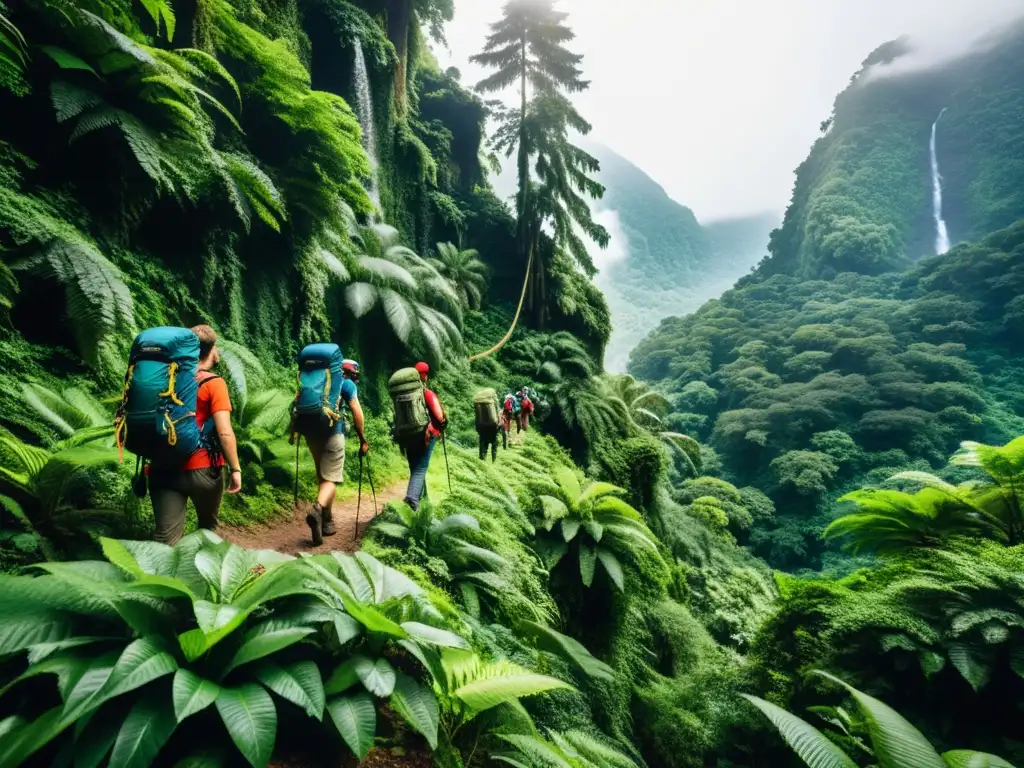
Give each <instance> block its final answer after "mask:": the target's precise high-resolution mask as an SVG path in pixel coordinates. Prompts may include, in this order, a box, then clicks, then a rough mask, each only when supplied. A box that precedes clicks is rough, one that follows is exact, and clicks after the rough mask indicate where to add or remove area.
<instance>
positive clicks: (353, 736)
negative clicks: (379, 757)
mask: <svg viewBox="0 0 1024 768" xmlns="http://www.w3.org/2000/svg"><path fill="white" fill-rule="evenodd" d="M327 711H328V712H330V714H331V720H333V721H334V725H335V726H336V727H337V729H338V733H340V734H341V738H342V739H344V740H345V743H346V744H348V747H349V749H351V750H352V752H354V753H355V755H356V757H358V758H359V759H360V760H362V759H363V758H365V757H366V756H367V755H368V754H369V752H370V750H371V749H372V748H373V737H374V734H375V733H376V732H377V710H376V709H374V706H373V699H371V698H370V696H369V694H367V693H365V692H364V691H359V692H358V693H351V694H348V695H345V696H338V697H337V698H334V699H331V700H330V701H328V702H327Z"/></svg>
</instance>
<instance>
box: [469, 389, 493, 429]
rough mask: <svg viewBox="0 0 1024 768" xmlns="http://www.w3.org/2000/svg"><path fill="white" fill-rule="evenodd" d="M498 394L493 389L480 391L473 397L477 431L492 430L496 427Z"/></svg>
mask: <svg viewBox="0 0 1024 768" xmlns="http://www.w3.org/2000/svg"><path fill="white" fill-rule="evenodd" d="M497 403H498V393H497V392H495V391H494V390H493V389H481V390H480V391H479V392H477V393H476V395H475V396H474V397H473V410H474V411H475V412H476V428H477V429H484V428H487V429H494V428H496V427H497V426H498V405H497Z"/></svg>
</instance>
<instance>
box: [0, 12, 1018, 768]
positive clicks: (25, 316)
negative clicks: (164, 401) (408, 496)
mask: <svg viewBox="0 0 1024 768" xmlns="http://www.w3.org/2000/svg"><path fill="white" fill-rule="evenodd" d="M464 1H465V0H459V2H453V0H139V1H138V2H129V0H2V2H0V115H3V118H2V119H0V570H2V572H3V573H2V574H0V617H2V620H0V768H6V767H7V766H12V767H13V766H18V765H26V766H36V765H38V766H60V765H74V766H76V768H79V767H80V766H85V767H86V768H94V767H95V766H101V765H107V766H110V767H111V768H123V767H124V766H133V767H134V766H139V767H140V768H141V767H142V766H181V767H182V768H184V767H185V766H204V767H205V766H236V765H237V766H245V765H251V766H254V768H262V766H267V765H278V766H291V765H296V766H298V765H301V766H320V765H323V766H341V765H356V764H357V763H358V764H361V765H367V766H385V765H389V766H396V765H400V766H420V765H438V766H442V768H475V767H477V766H487V765H495V764H507V765H513V766H528V767H530V768H533V767H536V768H549V767H551V766H555V767H556V768H564V767H565V766H570V767H571V768H595V767H597V768H606V767H607V768H642V767H643V766H650V767H651V768H702V767H705V766H706V767H709V768H710V767H714V768H740V767H755V768H756V767H757V766H772V767H773V768H777V767H780V766H783V767H784V766H798V765H802V764H805V765H809V766H811V767H812V768H834V767H841V768H848V767H849V766H878V768H942V767H943V766H951V767H953V768H956V767H958V766H969V767H972V768H981V767H982V766H989V767H990V768H1000V767H1004V768H1005V766H1010V767H1011V768H1012V766H1013V765H1014V764H1016V765H1024V740H1022V738H1021V729H1020V711H1019V710H1020V705H1021V703H1022V702H1024V512H1022V503H1024V438H1022V437H1020V436H1021V435H1024V389H1022V388H1021V387H1020V386H1019V385H1018V381H1019V379H1020V378H1021V374H1022V373H1024V370H1022V369H1021V364H1020V362H1019V358H1020V353H1021V351H1022V350H1021V343H1022V342H1021V332H1020V329H1021V327H1022V322H1024V298H1022V294H1024V197H1022V195H1024V191H1022V190H1024V160H1022V158H1024V112H1022V107H1024V64H1022V62H1024V55H1022V54H1024V27H1021V26H1012V25H1011V26H1009V27H1007V28H1006V29H1004V30H1003V31H1002V32H1001V34H1000V36H998V37H997V38H995V39H993V40H992V41H990V44H989V45H987V46H986V47H984V48H981V49H977V50H973V51H972V52H970V53H968V54H965V55H964V56H961V57H959V58H956V59H953V60H947V61H945V62H944V63H942V64H940V65H937V66H934V67H930V68H927V69H918V70H914V71H908V72H904V73H902V74H900V73H899V72H897V71H894V73H889V74H886V73H884V72H881V71H880V69H879V67H880V65H885V64H891V63H893V62H898V61H899V60H900V58H901V57H902V56H906V55H909V53H910V52H911V51H912V44H911V43H909V42H908V41H906V40H897V41H892V42H889V43H885V44H884V45H882V46H881V47H879V48H878V49H877V50H876V51H874V52H873V53H871V54H870V56H869V57H868V58H867V59H866V60H865V61H864V64H863V67H862V68H861V69H860V70H859V71H858V72H856V73H854V74H853V76H852V78H851V81H850V84H849V86H848V87H847V88H846V89H845V90H844V91H843V92H842V93H840V94H839V95H838V96H837V98H836V101H835V106H834V111H833V114H832V115H831V117H829V119H827V120H826V121H824V122H823V123H822V125H821V131H822V133H821V136H820V138H819V139H818V140H817V141H816V142H815V143H814V145H813V146H812V147H811V148H810V152H809V155H808V157H807V159H806V160H805V161H804V162H803V163H802V164H801V165H800V167H799V168H798V169H797V170H796V183H795V187H794V190H793V195H792V200H791V202H790V204H789V207H788V209H787V211H786V214H785V217H784V219H783V220H782V221H781V224H780V222H779V221H778V220H777V219H775V218H773V217H772V216H770V215H767V214H757V215H751V216H748V217H738V218H735V219H730V220H724V221H709V222H698V220H697V218H696V217H695V216H694V214H693V212H692V211H691V210H690V209H689V208H687V207H686V206H685V205H683V204H681V203H679V202H676V201H674V200H672V199H671V198H670V197H669V196H668V194H667V193H666V192H665V191H664V189H663V188H662V187H661V186H659V184H658V183H657V182H656V181H654V180H653V179H652V178H651V177H650V176H648V175H647V174H645V173H644V172H643V171H641V170H640V169H639V168H637V167H636V166H634V165H633V164H632V163H630V162H629V161H628V160H626V159H625V157H623V156H622V155H620V154H618V152H617V151H616V149H611V148H607V147H604V146H601V145H598V144H595V143H593V142H592V141H591V140H590V139H589V138H588V134H589V133H590V131H591V124H590V122H589V121H590V120H594V119H597V117H598V116H596V115H587V114H582V113H581V112H580V109H579V107H578V105H577V103H576V102H575V101H574V100H573V97H574V96H575V95H576V94H579V93H581V92H583V91H586V90H587V89H588V87H589V85H590V84H589V76H588V74H587V61H586V59H585V58H584V57H583V56H582V55H581V54H580V53H579V46H578V45H577V42H578V41H576V40H575V35H574V33H573V18H572V17H570V16H568V15H567V14H566V13H564V12H562V11H560V10H559V8H558V5H557V3H556V2H554V0H509V2H507V3H506V4H505V5H504V7H503V9H502V10H501V12H500V13H496V15H495V18H494V19H493V20H492V21H493V24H492V26H491V27H490V31H489V33H488V35H487V36H486V37H484V38H482V39H480V40H479V41H478V42H477V46H476V49H475V55H474V57H473V59H474V62H475V64H476V65H479V66H480V67H482V68H483V69H484V70H485V71H486V75H485V77H484V79H482V80H481V81H480V82H468V81H466V79H465V78H464V77H463V75H462V74H461V73H460V72H459V71H458V70H457V69H455V68H447V69H445V68H442V66H441V65H440V64H439V63H438V60H437V58H436V57H435V55H434V53H433V52H432V51H433V50H435V49H436V48H435V47H436V45H437V44H439V43H440V42H442V41H443V40H444V34H445V29H446V24H447V23H448V22H450V21H451V20H452V19H453V16H454V15H455V14H457V13H458V12H459V9H460V6H461V5H462V3H463V2H464ZM937 135H938V136H940V137H941V143H940V144H939V146H941V153H937V150H936V140H935V139H936V136H937ZM618 149H621V150H623V151H624V149H625V148H618ZM676 149H678V148H676ZM674 151H676V150H674ZM678 151H684V150H678ZM687 151H688V150H687ZM694 151H696V150H694ZM938 163H941V174H940V173H939V171H938V170H937V164H938ZM502 168H503V169H504V170H503V171H502V170H501V169H502ZM499 173H501V174H503V175H502V176H501V178H502V179H505V180H507V183H501V184H499V183H498V181H499ZM498 187H502V188H504V187H507V188H508V190H510V191H511V194H505V193H499V192H497V191H496V189H497V188H498ZM937 188H938V191H939V192H941V193H944V208H942V209H941V210H939V209H938V208H937V206H936V189H937ZM940 223H941V228H940V226H939V225H940ZM775 225H779V226H778V227H777V228H776V229H774V230H772V231H771V233H770V235H769V230H771V228H772V227H773V226H775ZM943 231H945V233H946V235H948V238H949V240H950V241H951V243H952V247H951V248H949V249H948V251H947V250H946V248H945V246H944V245H943V244H942V243H943V242H944V241H943V237H942V233H943ZM615 236H621V237H623V238H625V240H624V242H626V243H627V244H628V247H626V248H625V249H624V251H622V252H620V253H618V254H617V255H616V257H615V258H614V259H610V258H605V254H604V253H603V249H605V248H607V247H608V246H609V245H611V246H612V247H611V248H610V249H609V251H615V248H616V243H615V242H613V238H614V237H615ZM620 250H622V249H620ZM938 251H943V252H941V253H939V252H938ZM745 272H747V274H746V275H745V276H743V277H740V279H739V280H738V281H735V284H733V283H734V280H735V278H736V277H737V276H739V275H741V274H743V273H745ZM719 294H721V295H720V296H719ZM606 296H607V298H606ZM716 297H717V298H716ZM706 299H707V300H706ZM705 300H706V301H705ZM700 302H705V303H703V304H702V305H701V306H699V308H698V306H697V304H698V303H700ZM659 322H660V324H659ZM199 323H207V324H210V325H211V326H213V327H214V328H215V329H216V331H217V332H218V334H219V341H218V347H219V349H220V351H221V362H220V365H219V367H218V373H219V374H220V375H222V376H223V377H224V378H225V379H226V381H227V384H228V387H229V390H230V394H231V400H232V403H233V411H232V420H233V423H234V429H235V432H236V435H237V438H238V447H239V455H240V459H241V464H242V478H243V479H242V490H241V493H239V494H237V495H229V496H225V500H224V503H223V507H222V509H221V516H220V528H219V529H218V530H217V532H210V531H206V530H202V529H197V527H196V524H197V520H196V517H195V514H194V511H191V510H190V513H189V518H188V529H189V531H190V533H189V534H188V535H186V536H185V538H184V539H182V540H181V542H179V543H178V544H176V545H175V546H174V547H169V546H166V545H163V544H158V543H156V542H154V541H152V538H153V532H154V516H153V510H152V504H151V502H150V500H149V498H148V497H145V496H143V497H142V498H139V497H138V496H137V495H136V494H134V493H133V490H132V485H133V471H132V470H133V468H134V465H135V462H134V461H133V460H132V459H133V458H134V457H133V456H131V455H130V454H129V455H128V456H123V457H122V456H121V455H119V451H118V448H117V446H116V444H115V438H114V428H113V416H114V409H115V407H116V406H117V404H118V403H120V402H121V399H122V394H123V390H124V388H125V387H126V386H127V385H126V384H125V374H126V365H127V359H128V357H127V355H128V350H129V348H130V345H131V342H132V340H133V338H134V337H135V336H136V334H138V333H139V332H140V331H142V330H143V329H147V328H151V327H155V326H182V327H191V326H193V325H196V324H199ZM645 334H646V335H645ZM641 337H643V338H642V339H641ZM321 341H334V342H336V343H338V344H340V345H341V347H342V349H343V350H344V352H345V355H346V356H347V357H350V358H353V359H356V360H358V361H359V362H360V365H361V369H362V378H361V383H360V385H359V399H360V401H361V402H362V404H363V408H364V409H365V411H366V413H367V422H366V438H367V440H368V442H369V443H370V446H371V451H370V453H369V454H368V457H367V458H366V459H365V460H360V458H359V455H358V449H359V446H358V444H357V441H355V440H351V441H349V448H348V459H349V460H348V461H347V462H346V464H345V478H346V482H345V484H344V486H343V488H342V489H341V491H340V492H339V501H338V504H339V508H344V509H346V510H348V511H350V512H351V511H352V509H350V508H354V510H355V514H356V515H358V514H360V512H359V510H361V511H362V514H363V515H364V517H363V519H362V520H361V521H360V520H358V518H357V519H355V520H353V521H351V527H350V528H348V529H346V530H343V531H341V533H340V534H339V535H338V536H337V537H335V538H334V539H331V540H330V541H329V542H328V544H327V545H325V546H324V547H322V548H318V549H311V548H310V547H309V546H308V545H306V544H305V543H302V544H301V545H299V544H296V545H294V546H292V545H289V546H288V547H283V546H279V541H281V539H280V537H277V536H276V533H277V532H279V531H281V530H284V529H286V528H287V526H288V525H290V524H291V522H292V518H293V514H295V513H294V512H293V492H295V493H297V494H298V495H300V496H301V497H302V498H307V497H309V498H311V497H312V496H313V495H314V494H315V492H316V488H317V479H318V478H317V475H316V472H315V469H314V466H313V463H312V461H311V460H310V458H309V456H308V454H307V453H306V452H304V451H303V452H300V453H296V450H295V448H294V447H293V446H292V445H289V443H288V440H287V437H288V427H289V418H290V407H291V404H292V400H293V396H294V392H295V377H296V373H295V360H296V355H297V354H298V352H299V350H300V349H301V348H302V347H303V346H304V345H306V344H309V343H314V342H321ZM631 348H632V351H630V349H631ZM627 357H628V370H629V373H628V374H625V373H620V372H619V371H620V370H621V369H622V368H623V366H624V364H625V362H626V360H627ZM417 360H423V361H426V362H428V363H429V364H430V366H431V369H432V377H431V379H430V384H431V387H432V388H433V389H434V390H435V391H436V392H437V393H438V395H439V397H440V399H441V401H442V402H443V403H444V404H445V407H446V409H447V412H448V419H449V426H448V428H447V431H446V436H447V441H446V442H445V443H444V453H443V454H441V453H440V452H435V455H434V459H433V461H432V463H431V467H430V472H429V475H428V481H427V482H428V494H427V501H425V503H424V504H423V505H422V506H420V508H419V509H418V510H415V511H414V510H413V509H412V508H410V507H409V506H408V505H406V504H405V503H404V502H401V501H398V499H401V498H402V493H403V492H404V489H405V481H406V478H407V471H408V470H407V466H406V463H405V461H404V460H403V458H402V456H401V454H400V452H399V450H398V448H397V447H396V446H395V445H394V444H393V442H392V440H391V436H390V435H391V429H390V425H391V422H392V418H393V408H392V403H391V400H390V398H389V396H388V389H387V381H388V377H389V375H390V374H391V373H392V372H393V371H394V370H395V369H397V368H402V367H405V366H409V365H412V364H413V363H414V362H415V361H417ZM610 370H611V371H615V373H609V372H608V371H610ZM527 384H529V385H530V386H532V387H534V388H535V390H536V392H537V394H538V397H537V402H536V407H537V410H536V420H535V422H534V425H535V427H534V428H532V429H530V430H528V431H527V432H525V433H524V434H520V435H517V434H513V439H512V440H511V443H510V445H509V447H508V448H507V449H503V450H502V451H501V452H500V453H499V454H498V458H497V460H496V461H494V462H491V461H490V460H488V461H486V462H482V461H480V460H479V459H478V454H477V430H476V426H475V421H474V405H473V399H474V395H475V394H476V393H477V392H478V391H479V390H481V389H484V388H492V389H494V390H496V391H497V392H498V393H499V394H501V395H503V394H504V393H505V392H506V391H509V390H511V391H515V390H517V389H521V388H522V387H523V386H524V385H527ZM297 457H298V458H297ZM364 469H365V470H366V475H367V479H370V478H371V477H372V481H374V483H375V485H374V486H373V487H372V490H371V491H370V493H371V494H372V496H371V495H370V494H368V493H367V492H366V491H367V490H369V489H368V488H367V487H364V485H363V480H364V475H363V472H364ZM378 496H379V497H380V499H379V501H380V502H381V503H382V506H383V510H382V511H381V513H380V514H379V515H377V514H376V506H377V502H378V498H377V497H378ZM384 502H387V504H386V505H384V504H383V503H384ZM371 504H372V505H373V506H372V507H371ZM360 505H361V506H360ZM343 534H344V535H343ZM343 539H344V540H343ZM243 544H244V546H243ZM295 552H298V553H300V554H301V555H305V556H299V557H293V554H294V553H295ZM883 702H884V703H883ZM997 755H998V757H996V756H997Z"/></svg>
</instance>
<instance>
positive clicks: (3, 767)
mask: <svg viewBox="0 0 1024 768" xmlns="http://www.w3.org/2000/svg"><path fill="white" fill-rule="evenodd" d="M72 722H73V721H70V720H67V719H64V718H62V717H61V708H60V707H59V706H57V707H54V708H53V709H50V710H47V711H46V712H44V713H43V714H42V715H40V716H39V717H37V718H36V719H35V720H33V721H32V722H31V723H27V724H21V725H19V727H18V728H14V729H12V730H11V731H10V732H9V733H8V734H7V735H6V736H5V737H4V738H3V739H0V768H19V766H21V765H22V764H23V763H24V762H25V761H26V760H27V759H28V758H29V757H31V756H32V755H33V754H34V753H35V752H37V751H39V750H40V749H42V748H43V747H44V746H46V745H47V744H49V743H50V742H51V741H53V739H55V738H57V736H59V735H60V734H61V732H63V731H64V730H65V729H66V728H67V727H68V726H69V725H71V723H72Z"/></svg>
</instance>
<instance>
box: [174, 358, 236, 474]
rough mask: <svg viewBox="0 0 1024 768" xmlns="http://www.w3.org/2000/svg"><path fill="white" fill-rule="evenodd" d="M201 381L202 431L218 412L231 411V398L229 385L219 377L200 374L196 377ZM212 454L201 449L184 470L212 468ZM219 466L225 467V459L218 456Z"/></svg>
mask: <svg viewBox="0 0 1024 768" xmlns="http://www.w3.org/2000/svg"><path fill="white" fill-rule="evenodd" d="M196 379H197V380H198V381H199V394H198V395H197V396H196V424H197V425H198V426H199V428H200V429H202V428H203V425H204V424H205V423H206V422H207V420H208V419H211V418H213V414H215V413H217V412H218V411H230V410H231V398H230V397H229V396H228V385H227V382H226V381H224V379H222V378H220V377H219V376H218V377H216V378H213V377H210V376H209V375H206V376H204V375H203V373H200V374H199V375H198V376H196ZM210 466H211V464H210V452H209V451H207V450H206V449H205V448H200V449H199V450H198V451H196V452H195V453H193V454H192V458H190V459H189V460H188V461H187V462H186V463H185V466H184V467H182V469H186V470H188V469H206V468H208V467H210ZM217 466H218V467H223V466H224V457H223V456H220V455H218V456H217Z"/></svg>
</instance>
